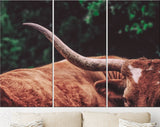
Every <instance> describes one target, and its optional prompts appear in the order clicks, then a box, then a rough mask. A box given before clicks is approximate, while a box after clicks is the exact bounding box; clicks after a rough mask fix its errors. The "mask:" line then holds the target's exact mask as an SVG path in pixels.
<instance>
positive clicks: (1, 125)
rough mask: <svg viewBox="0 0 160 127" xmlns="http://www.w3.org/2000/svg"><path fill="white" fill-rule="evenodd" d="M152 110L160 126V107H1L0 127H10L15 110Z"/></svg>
mask: <svg viewBox="0 0 160 127" xmlns="http://www.w3.org/2000/svg"><path fill="white" fill-rule="evenodd" d="M72 111H76V112H77V111H81V112H83V111H92V112H93V111H94V112H150V113H151V118H152V119H151V121H152V122H157V123H158V126H157V127H160V108H0V127H9V124H10V120H11V114H12V113H14V112H40V113H43V112H72Z"/></svg>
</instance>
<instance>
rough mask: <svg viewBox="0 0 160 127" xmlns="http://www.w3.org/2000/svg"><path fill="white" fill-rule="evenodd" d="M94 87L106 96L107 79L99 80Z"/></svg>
mask: <svg viewBox="0 0 160 127" xmlns="http://www.w3.org/2000/svg"><path fill="white" fill-rule="evenodd" d="M94 87H95V89H96V91H97V93H99V94H100V95H101V96H103V97H106V80H99V81H96V82H95V83H94Z"/></svg>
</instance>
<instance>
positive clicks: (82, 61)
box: [23, 23, 106, 71]
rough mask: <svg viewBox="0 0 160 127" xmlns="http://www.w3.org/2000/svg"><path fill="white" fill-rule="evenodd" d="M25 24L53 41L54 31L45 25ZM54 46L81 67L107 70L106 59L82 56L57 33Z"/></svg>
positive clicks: (92, 69)
mask: <svg viewBox="0 0 160 127" xmlns="http://www.w3.org/2000/svg"><path fill="white" fill-rule="evenodd" d="M23 25H28V26H31V27H33V28H35V29H36V30H38V31H40V32H41V33H43V34H44V35H45V36H46V37H47V38H48V39H49V40H50V41H52V32H50V31H49V30H48V29H46V28H44V27H43V26H40V25H38V24H35V23H23ZM54 46H55V48H56V49H57V50H58V52H59V53H60V54H61V55H62V56H63V57H64V58H66V59H67V60H68V61H70V62H71V63H72V64H74V65H76V66H78V67H80V68H83V69H85V70H91V71H106V59H93V58H88V57H84V56H81V55H79V54H78V53H76V52H75V51H73V50H72V49H70V48H69V47H68V46H67V45H65V44H64V43H63V42H62V41H61V40H60V39H59V38H58V37H57V36H56V35H54Z"/></svg>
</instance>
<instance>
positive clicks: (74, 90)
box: [54, 57, 106, 107]
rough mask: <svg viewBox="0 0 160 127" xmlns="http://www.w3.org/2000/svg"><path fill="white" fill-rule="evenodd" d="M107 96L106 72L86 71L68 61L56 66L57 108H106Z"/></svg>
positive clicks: (55, 96) (55, 104)
mask: <svg viewBox="0 0 160 127" xmlns="http://www.w3.org/2000/svg"><path fill="white" fill-rule="evenodd" d="M98 58H105V57H98ZM105 95H106V76H105V72H93V71H86V70H83V69H80V68H78V67H76V66H74V65H72V64H71V63H69V62H68V61H67V60H63V61H59V62H56V63H55V64H54V106H55V107H64V106H65V107H66V106H67V107H84V106H85V107H90V106H91V107H95V106H106V96H105Z"/></svg>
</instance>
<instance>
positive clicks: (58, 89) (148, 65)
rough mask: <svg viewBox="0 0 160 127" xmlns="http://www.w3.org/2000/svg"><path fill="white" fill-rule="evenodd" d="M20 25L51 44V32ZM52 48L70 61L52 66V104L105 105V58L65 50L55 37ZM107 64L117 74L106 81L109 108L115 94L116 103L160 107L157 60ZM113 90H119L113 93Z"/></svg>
mask: <svg viewBox="0 0 160 127" xmlns="http://www.w3.org/2000/svg"><path fill="white" fill-rule="evenodd" d="M24 25H29V26H32V27H33V28H35V29H37V30H39V31H40V32H42V33H43V34H44V35H45V36H46V37H47V38H48V39H49V40H50V41H52V33H51V32H50V31H48V30H47V29H46V28H44V27H42V26H40V25H37V24H33V23H26V24H24ZM54 45H55V48H56V49H57V50H58V51H59V52H60V54H62V55H63V56H64V57H65V58H66V59H67V60H68V61H69V62H70V63H69V62H68V61H67V60H63V61H59V62H56V63H55V64H54V67H55V71H54V73H55V74H54V105H55V106H58V107H62V106H105V103H106V101H105V100H106V99H105V97H106V96H105V95H106V94H105V89H106V85H105V84H106V78H105V74H106V72H105V71H106V58H105V57H96V58H88V57H83V56H81V55H79V54H77V53H76V52H74V51H73V50H71V49H70V48H69V47H67V46H66V45H65V44H64V43H63V42H62V41H61V40H60V39H59V38H58V37H57V36H54ZM107 63H108V70H109V73H111V74H114V73H116V74H118V75H119V79H113V78H111V79H109V80H108V83H109V99H108V100H109V105H114V106H116V103H115V104H113V101H112V96H113V95H114V94H117V95H118V96H117V97H115V98H118V97H120V98H119V99H120V101H121V100H122V99H123V101H121V102H122V105H123V102H124V105H125V106H160V60H159V59H154V60H149V59H131V60H128V59H122V58H119V59H115V58H109V59H108V62H107ZM74 65H75V66H74ZM11 72H12V71H11ZM117 72H120V73H117ZM108 75H109V74H108ZM109 76H110V75H109ZM6 77H7V76H6ZM111 77H112V76H111ZM31 80H32V79H31ZM5 85H6V84H5ZM5 85H4V86H5ZM7 85H8V84H7ZM18 85H19V84H18ZM112 85H113V86H112ZM114 87H118V88H121V89H120V90H119V89H118V90H116V89H115V88H114ZM110 95H111V96H110ZM7 97H8V96H7ZM113 99H114V98H113Z"/></svg>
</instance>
